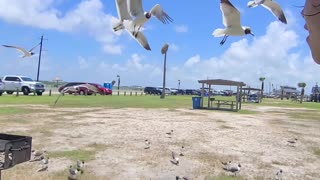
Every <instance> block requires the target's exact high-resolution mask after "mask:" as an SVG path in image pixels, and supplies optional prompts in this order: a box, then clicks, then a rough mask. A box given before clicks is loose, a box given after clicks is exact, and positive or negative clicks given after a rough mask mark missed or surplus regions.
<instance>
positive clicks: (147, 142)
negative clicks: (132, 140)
mask: <svg viewBox="0 0 320 180" xmlns="http://www.w3.org/2000/svg"><path fill="white" fill-rule="evenodd" d="M145 143H146V147H145V148H144V149H150V144H151V142H150V141H149V140H148V139H146V140H145Z"/></svg>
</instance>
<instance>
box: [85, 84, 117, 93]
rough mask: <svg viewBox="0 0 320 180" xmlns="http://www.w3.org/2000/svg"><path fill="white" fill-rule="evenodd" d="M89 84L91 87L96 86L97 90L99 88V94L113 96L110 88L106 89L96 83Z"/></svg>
mask: <svg viewBox="0 0 320 180" xmlns="http://www.w3.org/2000/svg"><path fill="white" fill-rule="evenodd" d="M89 84H91V85H93V86H95V87H96V88H98V89H99V93H100V94H102V95H103V94H104V95H112V90H111V89H109V88H105V87H103V86H101V85H100V84H96V83H89Z"/></svg>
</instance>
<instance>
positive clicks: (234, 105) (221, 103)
mask: <svg viewBox="0 0 320 180" xmlns="http://www.w3.org/2000/svg"><path fill="white" fill-rule="evenodd" d="M198 82H199V83H201V84H202V88H201V102H200V108H201V109H222V110H231V111H238V110H241V99H242V87H243V86H246V84H245V83H243V82H238V81H230V80H224V79H206V80H199V81H198ZM205 85H208V86H209V93H208V106H207V107H204V106H203V104H204V102H203V100H204V87H205ZM218 85H219V86H236V87H237V96H236V100H235V101H227V100H215V98H211V93H210V92H211V89H213V86H218ZM212 104H214V105H216V106H213V105H212ZM226 106H227V107H229V108H226Z"/></svg>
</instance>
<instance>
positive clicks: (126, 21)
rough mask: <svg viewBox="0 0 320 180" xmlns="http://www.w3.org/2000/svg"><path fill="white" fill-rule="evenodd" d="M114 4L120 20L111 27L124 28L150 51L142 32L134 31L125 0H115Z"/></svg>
mask: <svg viewBox="0 0 320 180" xmlns="http://www.w3.org/2000/svg"><path fill="white" fill-rule="evenodd" d="M116 5H117V11H118V16H119V18H120V22H119V23H117V24H116V25H115V26H114V27H113V30H114V31H119V30H123V29H125V30H126V31H127V32H128V33H129V34H130V35H131V36H132V38H134V39H135V40H136V41H137V42H138V43H139V44H140V45H141V46H142V47H144V48H145V49H146V50H148V51H150V50H151V48H150V45H149V43H148V40H147V38H146V37H145V36H144V34H143V33H142V32H135V28H134V27H135V23H134V21H133V18H132V17H131V15H130V14H129V9H128V4H127V0H116Z"/></svg>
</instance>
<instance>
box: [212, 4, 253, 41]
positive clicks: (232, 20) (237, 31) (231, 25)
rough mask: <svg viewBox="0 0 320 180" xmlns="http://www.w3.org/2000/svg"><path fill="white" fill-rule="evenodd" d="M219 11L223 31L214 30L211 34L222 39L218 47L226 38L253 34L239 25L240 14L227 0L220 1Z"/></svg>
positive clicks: (247, 28)
mask: <svg viewBox="0 0 320 180" xmlns="http://www.w3.org/2000/svg"><path fill="white" fill-rule="evenodd" d="M220 9H221V12H222V16H223V18H222V21H223V25H224V26H225V27H226V28H225V29H216V30H214V32H213V33H212V35H213V36H214V37H222V36H223V39H222V41H221V42H220V45H223V44H224V43H225V42H226V40H227V38H228V36H243V35H246V34H251V35H252V36H254V34H253V33H252V32H251V28H250V27H248V26H242V25H241V18H240V12H239V10H238V9H237V8H235V7H234V6H233V5H232V4H231V2H230V1H229V0H221V3H220Z"/></svg>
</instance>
